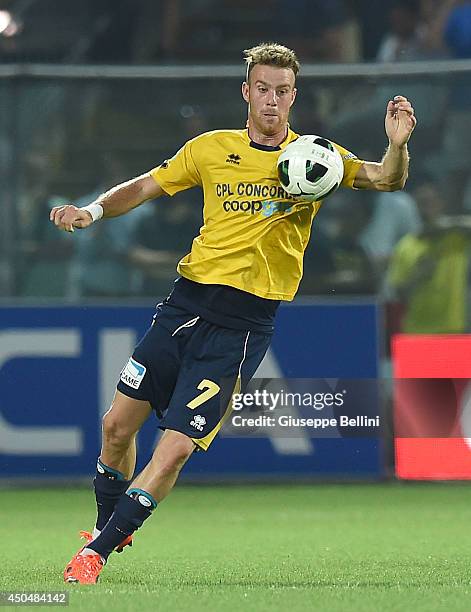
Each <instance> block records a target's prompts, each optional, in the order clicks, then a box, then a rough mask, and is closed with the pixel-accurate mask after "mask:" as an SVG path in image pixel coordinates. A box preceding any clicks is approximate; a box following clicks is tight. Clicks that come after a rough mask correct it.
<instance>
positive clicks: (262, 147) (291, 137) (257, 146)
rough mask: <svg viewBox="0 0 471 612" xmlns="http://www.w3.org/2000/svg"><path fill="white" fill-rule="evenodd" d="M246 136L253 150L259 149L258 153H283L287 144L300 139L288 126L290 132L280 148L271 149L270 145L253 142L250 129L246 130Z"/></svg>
mask: <svg viewBox="0 0 471 612" xmlns="http://www.w3.org/2000/svg"><path fill="white" fill-rule="evenodd" d="M244 136H245V139H246V141H247V142H248V143H249V146H250V147H252V148H253V149H257V150H258V151H281V150H282V149H283V148H284V147H285V146H286V145H287V144H289V143H290V142H291V141H292V140H295V139H296V138H298V135H297V134H295V133H294V132H293V131H292V130H291V129H290V127H289V125H288V132H287V134H286V138H285V139H284V140H283V142H282V143H280V144H279V145H278V146H276V147H271V146H269V145H263V144H259V143H258V142H254V141H253V140H251V138H250V136H249V130H248V128H246V129H245V130H244Z"/></svg>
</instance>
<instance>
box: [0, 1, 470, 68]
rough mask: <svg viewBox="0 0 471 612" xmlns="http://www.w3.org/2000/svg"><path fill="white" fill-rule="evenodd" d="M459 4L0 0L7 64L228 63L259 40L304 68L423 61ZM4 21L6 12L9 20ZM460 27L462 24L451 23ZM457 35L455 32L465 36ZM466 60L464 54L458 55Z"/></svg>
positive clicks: (440, 41)
mask: <svg viewBox="0 0 471 612" xmlns="http://www.w3.org/2000/svg"><path fill="white" fill-rule="evenodd" d="M467 4H468V3H467V2H461V1H459V0H380V1H377V2H371V1H370V0H328V1H326V0H290V2H284V1H283V0H259V1H258V2H253V1H252V0H238V2H237V3H236V4H235V3H234V2H233V1H230V0H81V2H71V1H68V0H66V1H64V0H1V1H0V11H3V13H4V17H3V20H2V18H1V16H0V60H1V61H4V62H15V61H28V62H31V61H33V62H81V63H87V62H92V63H124V64H127V63H129V64H142V63H145V64H152V63H154V62H162V61H163V62H187V63H188V62H189V63H193V62H209V63H214V62H218V63H220V62H227V61H229V62H232V63H235V62H236V61H237V60H238V58H239V56H240V50H241V49H243V48H244V47H246V46H252V45H253V44H254V42H256V41H259V40H261V39H263V40H272V39H273V40H280V41H282V42H284V43H285V44H287V45H288V46H293V47H294V48H295V49H296V50H297V51H298V54H299V56H300V59H301V60H302V61H308V62H358V61H364V60H366V61H370V60H374V59H377V60H379V61H397V60H400V59H403V60H410V59H424V58H429V57H433V56H436V55H441V54H442V53H452V54H453V53H454V52H455V51H456V49H449V48H448V47H447V44H446V42H447V41H446V40H445V39H444V37H443V23H444V21H446V20H447V19H448V17H449V15H450V13H451V12H453V11H455V10H457V11H460V10H461V11H462V10H464V9H463V6H465V5H467ZM6 15H10V21H8V20H7V17H6ZM456 20H459V17H456ZM462 29H463V28H462V27H461V30H462ZM463 51H464V52H465V53H466V50H464V49H462V48H460V50H459V53H462V52H463Z"/></svg>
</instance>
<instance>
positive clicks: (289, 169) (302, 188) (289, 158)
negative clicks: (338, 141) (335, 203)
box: [278, 135, 343, 202]
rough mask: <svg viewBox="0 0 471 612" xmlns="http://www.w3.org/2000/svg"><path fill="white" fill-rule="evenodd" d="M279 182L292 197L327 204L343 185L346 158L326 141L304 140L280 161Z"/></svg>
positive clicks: (310, 137) (295, 143)
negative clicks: (325, 200)
mask: <svg viewBox="0 0 471 612" xmlns="http://www.w3.org/2000/svg"><path fill="white" fill-rule="evenodd" d="M278 178H279V180H280V183H281V185H282V187H283V188H284V190H285V191H286V192H287V193H288V194H289V195H292V196H299V198H300V199H302V200H308V201H310V202H314V201H318V200H323V199H324V198H326V197H327V196H329V195H331V194H332V193H333V192H334V191H335V190H336V189H337V188H338V187H339V185H340V183H341V182H342V178H343V160H342V156H341V155H340V153H339V151H338V150H337V148H336V147H335V146H334V145H333V144H332V143H331V142H330V140H327V139H326V138H322V137H321V136H314V135H305V136H300V137H299V138H298V139H297V140H295V141H293V142H291V143H290V144H289V145H288V146H287V147H285V149H284V150H283V152H282V153H281V155H280V157H279V158H278Z"/></svg>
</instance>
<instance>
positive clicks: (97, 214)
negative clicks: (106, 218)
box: [81, 202, 103, 222]
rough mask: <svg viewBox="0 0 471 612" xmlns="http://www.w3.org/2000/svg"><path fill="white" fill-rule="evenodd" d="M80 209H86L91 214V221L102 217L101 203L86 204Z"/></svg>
mask: <svg viewBox="0 0 471 612" xmlns="http://www.w3.org/2000/svg"><path fill="white" fill-rule="evenodd" d="M81 210H86V211H88V212H89V213H90V214H91V215H92V220H93V222H95V221H98V219H101V218H102V217H103V206H102V205H101V204H96V203H95V202H94V203H93V204H89V205H88V206H83V207H82V208H81Z"/></svg>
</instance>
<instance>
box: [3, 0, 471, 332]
mask: <svg viewBox="0 0 471 612" xmlns="http://www.w3.org/2000/svg"><path fill="white" fill-rule="evenodd" d="M2 12H3V13H8V14H9V15H10V19H11V20H13V22H12V21H10V24H9V27H10V31H8V30H5V29H4V30H3V31H2V23H3V24H5V23H6V21H5V20H4V21H3V22H2ZM5 19H6V18H5ZM12 23H13V24H14V25H12ZM15 27H16V30H15ZM11 28H13V30H15V31H14V32H13V33H12V30H11ZM53 31H54V35H53ZM267 39H275V40H278V41H280V42H283V43H285V44H287V45H290V46H292V47H293V48H295V49H296V50H297V51H298V52H299V56H300V58H301V60H302V61H304V62H312V63H314V62H319V63H320V62H323V63H326V62H331V63H332V62H359V61H363V60H366V61H376V62H397V61H423V62H426V61H430V60H436V59H438V60H439V59H447V58H470V57H471V1H458V0H382V1H381V2H367V1H366V0H329V1H328V2H326V1H322V0H291V2H289V3H286V2H281V1H280V0H263V1H260V2H258V3H256V5H255V3H253V2H248V1H245V0H240V1H239V2H238V3H237V11H235V10H234V3H233V2H226V1H224V0H219V1H217V2H216V1H214V0H185V1H183V0H155V1H147V0H132V1H131V0H110V1H108V0H84V1H83V2H81V3H71V2H63V0H62V1H56V0H39V1H37V2H35V1H34V0H18V1H15V0H10V1H7V0H0V61H3V62H4V63H6V62H19V61H41V62H65V63H66V62H76V63H86V62H90V63H93V62H97V63H125V64H126V63H128V64H157V63H176V64H177V63H178V64H180V63H194V62H196V63H210V64H212V63H220V62H230V63H236V62H239V61H240V59H241V50H242V49H243V48H244V47H247V46H250V45H253V44H255V43H257V42H259V41H261V40H267ZM51 41H54V44H51ZM301 74H302V73H301ZM21 87H22V88H18V89H17V90H15V93H14V95H13V94H12V89H11V88H9V84H8V83H7V82H2V80H1V79H0V103H1V106H2V108H4V109H5V111H6V112H4V113H2V115H1V116H0V198H1V199H2V200H3V201H4V202H7V203H8V202H10V206H5V207H4V210H5V217H4V219H3V225H2V228H3V234H2V242H3V251H2V247H1V246H0V296H19V297H22V298H35V299H36V298H38V297H44V298H60V299H66V300H69V301H72V302H73V301H75V300H80V299H86V298H91V299H102V298H109V299H114V298H118V297H119V298H126V299H130V298H152V299H157V298H161V297H164V296H165V295H166V293H167V292H168V290H169V288H170V287H171V282H172V279H173V278H174V277H175V266H176V263H177V261H178V259H179V258H180V257H181V256H183V255H184V254H186V253H187V252H188V251H189V249H190V247H191V242H192V240H193V238H194V237H195V235H196V234H197V233H198V229H199V227H200V225H201V222H202V194H201V193H200V191H199V190H190V191H188V192H184V193H182V194H178V195H177V196H175V197H174V198H171V199H170V198H164V199H161V200H159V201H158V202H149V203H148V204H146V205H144V206H142V207H140V208H138V209H136V210H135V211H133V212H132V213H130V214H129V215H126V216H124V217H120V218H117V219H113V220H111V221H107V222H105V223H97V224H95V225H93V226H92V227H91V228H89V229H88V230H87V231H85V232H79V231H77V232H75V234H74V235H73V236H71V235H68V234H63V233H60V232H58V231H57V230H56V229H55V228H54V227H53V226H52V225H51V224H49V223H48V213H49V210H50V208H51V207H52V206H55V205H57V204H58V203H62V202H69V201H74V202H75V203H76V204H77V205H84V204H86V203H89V202H90V201H92V200H93V199H94V198H95V197H96V196H97V195H99V194H100V193H102V192H103V191H104V190H106V189H107V188H109V187H111V186H113V185H114V184H116V183H119V182H121V181H123V180H125V179H127V178H129V177H130V176H133V175H136V174H138V173H142V172H144V171H146V170H148V169H150V168H151V167H153V166H155V165H157V164H159V163H160V162H161V161H162V160H163V159H165V158H166V157H168V156H169V155H172V154H173V153H174V152H175V151H176V150H177V149H178V148H179V147H180V146H181V144H182V143H183V142H185V141H186V140H187V139H188V138H191V137H192V136H194V135H196V134H198V133H201V132H203V131H205V130H208V129H217V128H227V127H233V128H239V127H241V125H243V121H244V116H245V112H246V110H245V107H244V105H243V102H242V100H241V99H240V96H239V95H238V88H239V83H238V82H237V80H235V79H229V78H228V79H227V80H225V79H222V80H221V79H220V80H217V79H212V80H211V82H208V81H196V80H195V81H191V82H187V83H185V87H182V86H181V84H180V83H179V82H176V81H171V82H169V81H165V82H163V81H159V80H146V79H142V80H139V79H136V80H132V81H120V80H119V79H116V80H107V81H106V82H105V81H103V82H99V81H93V80H90V81H86V80H83V79H82V80H77V81H74V80H68V81H67V82H66V83H65V82H61V81H60V80H59V79H56V80H54V79H51V80H48V81H47V82H46V81H39V82H38V81H34V80H31V81H30V82H28V80H25V81H24V82H23V84H22V85H21ZM397 93H401V94H403V95H407V96H408V97H409V98H410V99H411V100H412V101H413V103H414V106H415V108H416V114H417V116H418V119H419V124H418V127H417V129H416V132H415V134H414V136H413V139H412V141H411V147H410V149H411V157H412V161H411V173H410V179H409V182H408V184H407V187H406V190H405V191H403V192H395V193H372V192H360V193H358V192H352V191H349V190H340V191H338V192H337V193H336V194H334V195H333V196H331V197H330V198H329V199H328V200H327V201H326V202H325V204H324V205H323V206H322V208H321V211H320V213H319V215H318V217H317V219H316V221H315V223H314V226H313V232H312V237H311V244H310V245H309V248H308V250H307V252H306V257H305V275H304V279H303V281H302V284H301V288H300V294H301V295H321V296H335V297H340V296H345V295H347V296H355V295H370V296H371V295H373V296H376V297H378V298H379V299H381V300H383V301H384V302H386V303H387V304H388V308H387V313H388V330H389V331H390V332H394V331H399V330H401V331H407V332H411V333H460V332H465V331H469V329H470V322H469V320H470V316H469V313H470V312H471V311H470V309H469V303H470V299H469V298H470V287H471V283H470V277H471V267H470V265H469V263H470V254H471V249H470V247H471V221H470V219H471V139H470V138H469V133H470V131H471V130H470V128H471V72H470V73H459V74H457V75H454V74H450V75H447V74H445V75H444V74H439V75H434V74H433V73H431V74H427V75H426V76H416V77H413V78H411V77H410V76H407V75H404V76H399V77H395V78H387V77H385V78H378V79H371V78H348V76H347V77H345V78H344V79H335V80H332V79H331V80H329V79H326V80H322V79H314V78H312V79H310V78H307V77H303V80H302V82H300V94H301V95H300V96H298V100H297V102H296V105H295V108H294V111H293V116H292V125H293V128H294V129H295V130H296V131H297V132H299V133H318V134H321V135H324V136H326V137H328V138H331V139H333V140H335V141H337V142H339V143H340V144H342V145H343V146H345V147H347V148H348V149H350V150H352V151H354V152H355V153H356V154H357V155H358V156H359V157H361V158H364V159H380V158H381V155H382V152H383V151H384V147H385V145H386V142H385V136H384V128H383V116H384V112H385V108H386V104H387V101H388V99H390V97H391V96H393V95H395V94H397ZM15 96H16V97H15ZM221 100H224V104H221ZM9 113H10V114H9ZM8 117H10V119H8ZM11 117H15V119H14V120H12V119H11ZM8 210H9V211H10V214H9V216H8ZM12 210H14V211H15V214H14V215H12V214H11V211H12ZM5 228H6V229H5ZM1 231H2V229H1V228H0V232H1ZM12 236H13V237H14V240H13V239H12ZM7 260H8V261H10V262H11V261H14V264H15V272H14V275H13V276H11V275H10V276H9V274H8V265H6V264H5V261H7ZM7 263H8V262H7Z"/></svg>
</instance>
